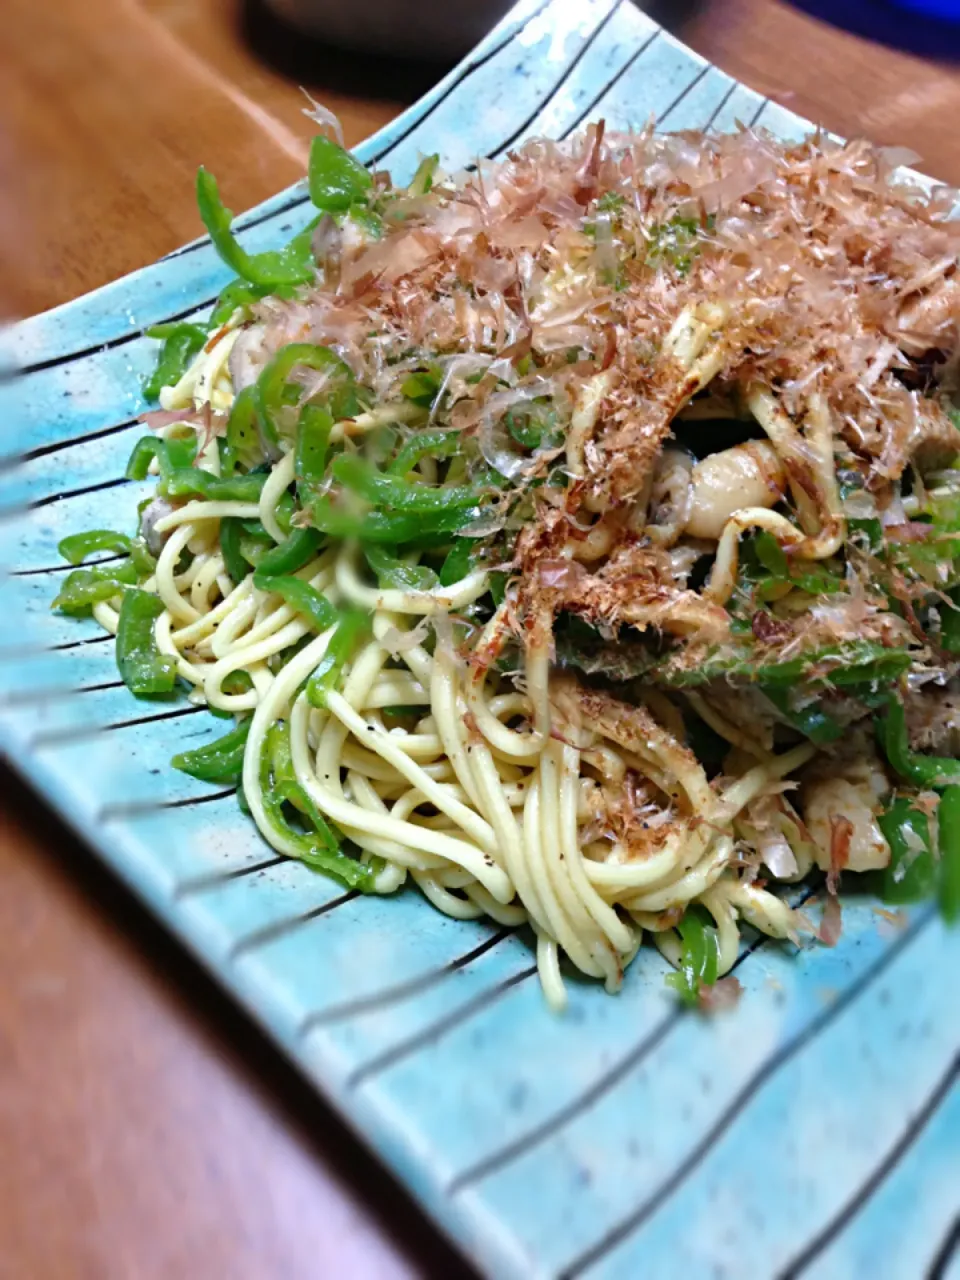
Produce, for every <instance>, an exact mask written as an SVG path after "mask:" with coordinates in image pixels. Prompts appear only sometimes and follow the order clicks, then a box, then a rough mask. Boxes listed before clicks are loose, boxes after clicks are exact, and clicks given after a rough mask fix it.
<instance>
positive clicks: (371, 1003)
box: [299, 929, 513, 1036]
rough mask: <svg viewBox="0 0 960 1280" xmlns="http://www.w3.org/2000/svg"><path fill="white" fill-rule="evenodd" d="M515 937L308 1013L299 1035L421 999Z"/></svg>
mask: <svg viewBox="0 0 960 1280" xmlns="http://www.w3.org/2000/svg"><path fill="white" fill-rule="evenodd" d="M512 934H513V930H512V929H499V930H498V931H497V932H496V933H494V934H492V935H491V936H490V937H489V938H485V939H484V940H483V942H481V943H480V944H479V946H476V947H474V948H473V949H472V950H470V951H467V952H464V954H463V955H462V956H457V958H456V959H455V960H449V961H448V962H447V963H446V964H443V965H440V967H439V968H438V969H431V970H430V971H429V972H428V973H421V974H420V975H419V976H418V977H416V978H410V979H408V981H406V982H398V983H397V984H396V985H395V986H392V987H385V988H384V989H383V990H382V991H377V992H375V993H374V994H373V995H369V996H359V997H358V998H357V999H356V1000H345V1001H344V1002H343V1004H332V1005H329V1006H328V1007H327V1008H326V1009H320V1010H318V1011H317V1012H316V1013H308V1014H307V1016H306V1017H305V1018H304V1020H303V1022H302V1023H301V1024H300V1028H299V1034H300V1035H301V1036H305V1035H308V1034H309V1033H310V1032H311V1031H313V1030H314V1029H315V1028H316V1027H325V1026H329V1025H330V1023H331V1022H343V1021H344V1020H345V1019H347V1018H354V1017H356V1016H357V1015H358V1014H361V1013H370V1012H371V1011H372V1010H374V1009H382V1008H383V1007H384V1006H386V1005H389V1004H396V1003H397V1001H399V1000H406V999H407V997H408V996H415V995H419V994H420V992H421V991H426V990H427V989H428V988H429V987H432V986H435V985H436V984H437V983H438V982H440V981H441V980H442V979H443V978H445V977H447V975H448V974H451V973H457V972H458V971H459V970H460V969H463V968H465V966H466V965H468V964H471V963H472V962H473V961H474V960H479V959H480V957H481V956H483V955H486V953H487V952H488V951H492V950H493V948H494V947H496V946H498V945H499V944H500V943H501V942H503V940H504V939H505V938H509V937H510V936H511V935H512Z"/></svg>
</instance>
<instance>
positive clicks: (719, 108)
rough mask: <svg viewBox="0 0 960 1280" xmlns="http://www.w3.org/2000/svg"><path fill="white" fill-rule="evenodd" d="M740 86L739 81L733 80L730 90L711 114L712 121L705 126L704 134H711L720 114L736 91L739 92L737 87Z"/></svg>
mask: <svg viewBox="0 0 960 1280" xmlns="http://www.w3.org/2000/svg"><path fill="white" fill-rule="evenodd" d="M738 84H739V81H737V80H732V81H731V82H730V88H729V89H728V90H727V92H726V93H725V94H724V95H723V97H722V98H721V99H720V101H719V102H718V103H717V105H716V106H715V107H714V108H713V111H712V112H711V114H710V119H709V120H708V121H707V123H706V124H705V125H704V126H703V132H704V133H709V132H710V130H711V129H712V128H713V125H714V122H715V121H716V118H717V116H718V115H719V114H720V112H721V111H722V110H723V108H724V107H725V106H726V105H727V103H728V102H729V101H730V99H731V98H732V97H733V95H734V93H735V92H736V90H737V85H738Z"/></svg>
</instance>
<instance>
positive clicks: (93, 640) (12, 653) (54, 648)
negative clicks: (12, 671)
mask: <svg viewBox="0 0 960 1280" xmlns="http://www.w3.org/2000/svg"><path fill="white" fill-rule="evenodd" d="M108 640H116V636H114V635H111V633H110V632H109V631H108V632H106V633H105V634H104V635H100V636H88V637H87V639H86V640H65V641H64V642H63V643H62V644H51V645H42V644H36V645H11V646H9V647H4V648H2V649H0V662H23V660H24V659H25V658H35V657H36V656H37V655H38V654H40V653H61V652H62V651H63V650H65V649H85V648H86V646H87V645H88V644H106V643H107V641H108Z"/></svg>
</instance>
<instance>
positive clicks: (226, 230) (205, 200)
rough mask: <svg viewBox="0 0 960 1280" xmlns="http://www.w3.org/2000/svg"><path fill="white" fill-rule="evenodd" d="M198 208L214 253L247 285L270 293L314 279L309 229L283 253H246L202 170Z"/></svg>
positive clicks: (213, 182) (230, 217)
mask: <svg viewBox="0 0 960 1280" xmlns="http://www.w3.org/2000/svg"><path fill="white" fill-rule="evenodd" d="M197 206H198V208H199V210H200V217H201V218H202V219H203V225H204V226H205V227H206V228H207V232H208V234H209V236H210V239H211V240H212V241H213V244H214V248H215V249H216V251H217V253H219V255H220V257H221V258H222V259H223V261H224V262H225V263H226V264H227V266H228V267H230V268H231V269H232V270H233V271H235V272H236V273H237V275H238V276H241V277H242V278H243V279H244V280H247V281H249V282H250V284H254V285H258V286H261V287H263V288H264V289H266V290H267V291H269V292H271V293H272V292H274V291H275V290H276V289H278V288H280V287H282V286H284V285H296V284H307V283H308V281H310V280H312V279H313V277H314V274H315V271H316V267H315V264H314V261H313V254H312V250H311V247H310V234H309V233H310V231H311V228H307V229H306V230H305V231H301V232H300V234H299V235H297V236H294V238H293V240H291V242H290V243H289V244H288V245H287V247H286V248H285V249H279V250H277V249H268V250H265V251H264V252H263V253H247V251H246V249H244V248H242V246H241V245H240V244H239V243H238V242H237V240H236V238H235V237H234V235H233V233H232V231H231V229H230V228H231V226H232V224H233V214H232V213H231V212H230V210H229V209H227V208H226V207H225V206H224V205H223V203H222V201H221V200H220V191H219V189H218V187H217V180H216V178H215V177H214V176H213V174H212V173H208V172H207V170H206V169H204V168H203V166H201V167H200V169H199V170H198V172H197Z"/></svg>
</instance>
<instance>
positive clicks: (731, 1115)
mask: <svg viewBox="0 0 960 1280" xmlns="http://www.w3.org/2000/svg"><path fill="white" fill-rule="evenodd" d="M932 918H933V911H932V910H927V911H926V912H925V913H924V914H923V915H922V916H921V917H920V918H919V919H918V920H917V921H916V922H915V923H914V924H913V925H912V926H911V927H910V928H909V929H908V930H906V931H905V932H904V933H901V934H900V936H899V937H898V938H897V939H896V940H895V941H894V942H893V943H892V944H891V945H890V947H888V949H887V950H886V951H885V952H884V954H883V955H882V956H881V957H880V958H879V959H878V960H877V962H876V964H875V965H874V966H873V968H872V969H869V970H867V972H866V973H863V974H861V976H860V977H859V978H858V979H857V980H856V981H855V982H853V983H851V985H850V986H849V987H848V988H847V989H846V991H843V992H841V994H840V995H839V996H838V997H837V999H836V1000H835V1001H834V1002H833V1003H832V1004H830V1005H828V1006H827V1007H826V1008H825V1009H824V1010H823V1012H822V1013H820V1014H818V1015H817V1016H816V1017H815V1018H813V1019H812V1020H811V1021H810V1022H809V1023H808V1024H807V1026H806V1027H805V1028H804V1029H803V1030H802V1031H800V1032H799V1033H798V1034H797V1035H795V1036H793V1037H792V1038H791V1039H789V1040H787V1041H786V1042H785V1043H784V1044H783V1045H781V1046H780V1048H779V1049H777V1051H776V1052H775V1053H772V1054H771V1055H770V1057H769V1058H768V1059H767V1060H766V1062H764V1063H763V1064H762V1065H761V1066H760V1067H758V1068H757V1069H756V1070H755V1071H754V1072H753V1073H752V1074H751V1075H750V1077H749V1079H748V1080H747V1081H746V1083H745V1084H743V1085H742V1086H741V1087H740V1089H738V1090H737V1093H736V1094H735V1096H734V1098H733V1101H732V1102H730V1103H729V1104H728V1105H727V1106H726V1107H725V1108H724V1109H723V1111H722V1112H721V1113H720V1115H719V1116H718V1118H717V1119H716V1120H715V1121H714V1123H713V1124H712V1125H711V1126H710V1128H709V1129H708V1130H707V1132H706V1133H705V1134H704V1136H703V1138H701V1140H700V1141H699V1142H698V1143H697V1144H696V1145H695V1146H694V1148H693V1150H692V1151H691V1152H690V1153H689V1154H688V1155H687V1156H686V1157H685V1158H684V1160H683V1162H682V1164H681V1165H679V1167H678V1168H677V1169H675V1170H674V1172H673V1173H672V1174H671V1175H670V1176H669V1177H668V1178H665V1179H664V1181H663V1182H662V1183H661V1184H660V1186H659V1187H658V1188H657V1189H656V1191H654V1192H653V1194H652V1195H649V1196H647V1197H646V1199H645V1200H644V1201H643V1202H642V1203H641V1204H639V1205H638V1206H637V1207H636V1208H635V1209H633V1210H631V1212H630V1213H629V1214H627V1216H626V1217H625V1218H622V1219H621V1220H620V1222H618V1223H617V1224H616V1225H615V1226H613V1227H611V1228H610V1230H609V1231H606V1232H605V1233H604V1234H603V1235H602V1236H601V1237H600V1239H599V1240H597V1241H596V1242H595V1243H594V1244H592V1245H590V1246H589V1247H588V1248H586V1249H584V1250H583V1251H582V1252H581V1253H579V1254H578V1255H577V1256H576V1257H575V1258H574V1259H573V1260H572V1261H571V1262H569V1263H568V1264H567V1265H566V1266H565V1267H563V1268H562V1269H561V1270H560V1272H559V1273H558V1277H557V1280H573V1277H575V1276H579V1275H582V1274H583V1272H584V1271H586V1270H587V1268H588V1267H592V1266H594V1265H595V1264H596V1263H597V1262H599V1261H600V1259H601V1258H602V1257H604V1255H605V1254H608V1253H609V1252H610V1250H611V1249H613V1248H615V1247H616V1246H617V1245H619V1244H621V1243H622V1242H623V1241H624V1240H626V1239H627V1237H628V1236H631V1235H633V1234H634V1232H636V1231H638V1230H639V1229H640V1227H642V1226H643V1225H644V1223H645V1222H647V1221H648V1220H649V1219H650V1218H652V1217H653V1215H654V1214H655V1213H657V1212H658V1211H659V1210H660V1209H661V1208H662V1207H663V1205H664V1204H665V1203H666V1201H667V1200H669V1199H670V1197H671V1196H672V1195H674V1193H675V1192H676V1191H678V1190H679V1189H680V1187H682V1186H683V1184H684V1183H685V1182H686V1181H687V1179H688V1178H689V1177H690V1176H691V1175H692V1174H693V1173H694V1172H695V1171H696V1170H697V1169H698V1168H699V1166H700V1164H701V1163H702V1162H703V1161H704V1159H706V1157H707V1156H708V1155H709V1153H710V1151H711V1150H712V1149H713V1147H714V1146H715V1145H716V1144H717V1142H719V1140H720V1139H721V1138H722V1137H723V1135H724V1134H725V1133H726V1131H727V1130H728V1129H729V1128H730V1126H731V1125H732V1124H733V1122H734V1121H735V1120H736V1119H737V1117H738V1116H739V1115H740V1114H741V1112H743V1111H744V1110H746V1108H747V1107H748V1106H749V1104H750V1103H751V1101H752V1100H753V1098H754V1096H755V1094H756V1092H757V1090H758V1089H760V1088H761V1087H762V1086H763V1085H764V1084H766V1083H767V1081H768V1080H770V1079H771V1078H772V1077H773V1076H774V1075H776V1073H777V1072H778V1071H779V1070H780V1069H781V1067H784V1066H786V1064H787V1063H788V1062H790V1061H791V1059H792V1058H794V1057H796V1055H797V1054H798V1053H799V1052H800V1051H801V1050H802V1049H805V1048H806V1046H807V1045H808V1044H810V1043H811V1042H812V1041H813V1040H815V1039H816V1038H817V1036H818V1035H819V1034H820V1032H821V1031H823V1030H824V1029H825V1028H826V1027H828V1026H829V1025H830V1023H832V1022H833V1021H834V1020H835V1019H836V1018H837V1017H839V1015H840V1014H841V1013H842V1012H843V1011H844V1010H845V1009H847V1008H848V1007H849V1006H850V1005H851V1004H853V1002H854V1001H855V1000H857V999H858V998H859V997H860V996H861V995H862V994H863V993H864V991H866V990H867V989H868V987H870V986H872V985H873V983H874V982H875V981H876V980H877V978H879V977H880V975H881V974H882V973H884V972H885V971H886V970H887V969H888V968H889V966H890V965H891V964H892V963H893V962H894V960H896V959H897V957H898V956H899V955H900V954H901V952H902V951H904V950H905V949H906V948H907V947H908V946H909V945H910V944H911V943H912V942H914V941H915V940H916V939H917V938H918V937H919V936H920V934H921V933H922V932H923V930H924V928H925V927H926V926H927V925H928V924H929V923H930V921H931V920H932Z"/></svg>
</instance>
